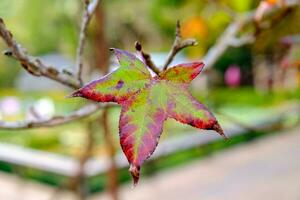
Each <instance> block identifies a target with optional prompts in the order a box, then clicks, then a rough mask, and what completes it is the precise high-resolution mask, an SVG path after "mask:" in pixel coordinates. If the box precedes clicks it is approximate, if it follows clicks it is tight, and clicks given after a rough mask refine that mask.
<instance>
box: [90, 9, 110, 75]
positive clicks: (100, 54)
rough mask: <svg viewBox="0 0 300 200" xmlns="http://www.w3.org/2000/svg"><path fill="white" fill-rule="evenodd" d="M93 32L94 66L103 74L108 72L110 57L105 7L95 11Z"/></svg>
mask: <svg viewBox="0 0 300 200" xmlns="http://www.w3.org/2000/svg"><path fill="white" fill-rule="evenodd" d="M93 29H94V30H93V32H92V38H91V39H92V42H93V48H94V51H93V52H94V56H93V59H94V62H95V63H94V64H95V65H94V66H96V67H97V68H98V69H100V71H101V72H102V73H106V72H108V68H109V55H108V45H107V41H106V37H105V13H104V10H103V6H98V7H97V9H96V11H95V24H94V28H93Z"/></svg>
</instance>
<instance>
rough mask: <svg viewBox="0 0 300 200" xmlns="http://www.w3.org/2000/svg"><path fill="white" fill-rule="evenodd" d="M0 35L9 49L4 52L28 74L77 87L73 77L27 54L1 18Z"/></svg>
mask: <svg viewBox="0 0 300 200" xmlns="http://www.w3.org/2000/svg"><path fill="white" fill-rule="evenodd" d="M0 36H1V37H2V38H3V40H4V42H5V43H6V45H7V46H8V47H9V48H10V49H11V52H6V53H5V54H6V55H11V56H12V57H14V58H15V59H17V60H18V61H19V62H20V64H21V65H22V67H23V68H24V69H25V70H26V71H27V72H29V73H30V74H32V75H34V76H44V77H47V78H49V79H52V80H54V81H57V82H59V83H61V84H63V85H66V86H69V87H71V88H74V89H77V88H79V84H78V83H77V81H76V80H75V79H74V77H72V76H70V75H67V74H65V73H62V72H60V71H58V70H57V69H56V68H54V67H52V66H49V65H47V64H45V63H44V62H42V61H41V60H40V59H38V58H35V57H32V56H29V55H28V54H27V52H26V50H25V49H23V48H22V47H21V45H20V44H19V43H17V42H16V41H15V40H14V38H13V35H12V34H11V32H10V31H9V30H8V29H7V28H6V26H5V24H4V22H3V20H2V18H0Z"/></svg>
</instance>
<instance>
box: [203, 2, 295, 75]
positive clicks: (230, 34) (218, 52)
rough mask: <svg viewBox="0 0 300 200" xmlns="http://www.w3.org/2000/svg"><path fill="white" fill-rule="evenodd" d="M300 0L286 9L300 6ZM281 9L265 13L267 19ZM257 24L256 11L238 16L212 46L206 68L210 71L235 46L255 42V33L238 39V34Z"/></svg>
mask: <svg viewBox="0 0 300 200" xmlns="http://www.w3.org/2000/svg"><path fill="white" fill-rule="evenodd" d="M299 2H300V1H299V0H290V1H287V3H286V5H285V6H286V7H294V6H297V5H299ZM280 10H281V9H280V8H277V7H274V9H271V10H269V11H268V12H267V13H265V17H268V16H269V15H270V14H272V13H274V12H276V11H280ZM254 23H255V11H251V12H247V13H245V14H243V15H239V16H236V20H234V22H233V23H231V24H230V25H229V26H228V27H227V29H226V30H225V31H224V32H223V34H222V35H221V36H220V37H219V39H218V41H217V42H216V44H215V45H214V46H212V47H211V48H210V49H209V51H208V53H207V54H206V55H205V57H204V59H203V60H204V63H205V66H206V67H205V68H204V70H208V69H210V68H211V67H213V65H214V64H215V63H216V62H217V61H218V59H219V58H220V57H221V56H222V55H223V54H224V53H225V51H226V50H227V49H228V48H229V47H231V46H233V47H239V46H242V45H245V44H248V43H252V42H254V41H255V33H254V34H253V36H252V35H246V36H241V37H238V34H239V33H240V32H241V30H242V29H243V28H244V27H246V26H249V25H251V24H254Z"/></svg>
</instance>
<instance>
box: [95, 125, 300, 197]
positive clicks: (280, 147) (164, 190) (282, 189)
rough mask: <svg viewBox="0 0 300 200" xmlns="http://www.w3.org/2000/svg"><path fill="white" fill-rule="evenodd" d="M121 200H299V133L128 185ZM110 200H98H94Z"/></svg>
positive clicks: (226, 151) (295, 132)
mask: <svg viewBox="0 0 300 200" xmlns="http://www.w3.org/2000/svg"><path fill="white" fill-rule="evenodd" d="M121 196H122V200H171V199H172V200H201V199H203V200H254V199H255V200H300V127H298V128H296V129H293V130H291V131H287V133H285V134H281V135H280V134H278V135H271V136H268V137H266V138H262V139H258V140H257V141H254V142H252V143H249V144H243V145H240V146H237V147H234V148H231V149H228V150H225V151H223V152H220V153H217V154H216V155H214V156H211V157H209V158H206V159H204V160H201V161H196V162H193V163H189V164H187V165H185V166H183V167H178V168H174V169H172V170H167V171H164V172H160V173H158V174H156V175H155V176H153V177H151V178H148V179H146V178H145V177H142V178H141V182H140V184H139V185H138V186H137V188H135V189H131V186H130V185H125V186H123V187H122V190H121ZM102 199H108V198H107V197H105V195H95V196H94V197H93V198H92V199H91V200H102Z"/></svg>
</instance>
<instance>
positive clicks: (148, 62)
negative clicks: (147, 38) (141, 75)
mask: <svg viewBox="0 0 300 200" xmlns="http://www.w3.org/2000/svg"><path fill="white" fill-rule="evenodd" d="M135 49H136V50H137V51H138V52H139V53H140V54H141V56H142V57H143V60H144V62H145V63H146V65H147V66H148V67H149V68H150V69H151V70H152V71H153V72H154V73H155V74H156V75H158V76H159V73H160V70H159V69H158V68H157V67H156V65H155V64H154V62H153V61H152V59H151V56H150V54H148V53H145V52H144V51H143V47H142V44H141V43H140V42H138V41H136V42H135Z"/></svg>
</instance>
